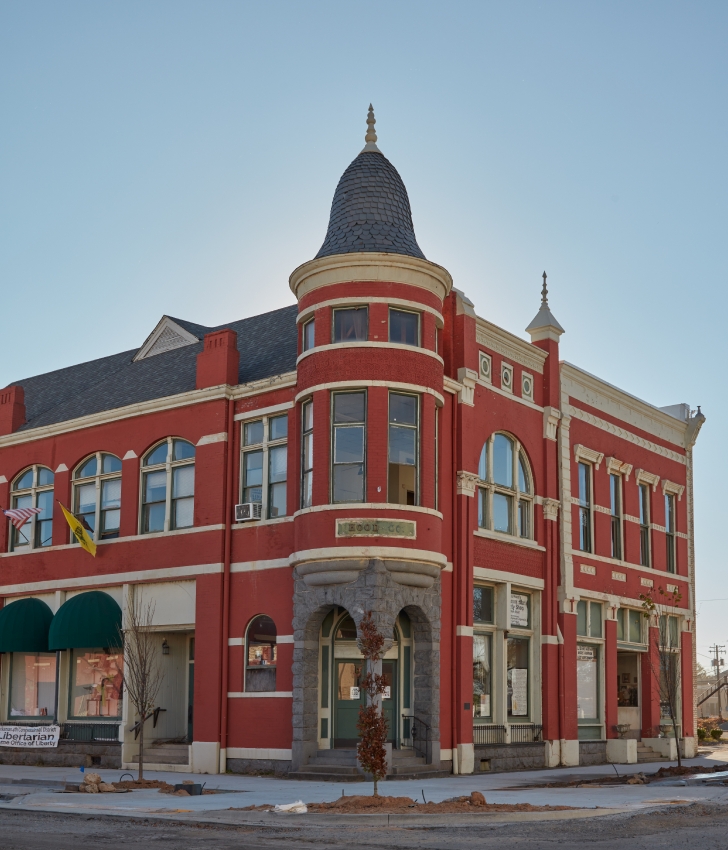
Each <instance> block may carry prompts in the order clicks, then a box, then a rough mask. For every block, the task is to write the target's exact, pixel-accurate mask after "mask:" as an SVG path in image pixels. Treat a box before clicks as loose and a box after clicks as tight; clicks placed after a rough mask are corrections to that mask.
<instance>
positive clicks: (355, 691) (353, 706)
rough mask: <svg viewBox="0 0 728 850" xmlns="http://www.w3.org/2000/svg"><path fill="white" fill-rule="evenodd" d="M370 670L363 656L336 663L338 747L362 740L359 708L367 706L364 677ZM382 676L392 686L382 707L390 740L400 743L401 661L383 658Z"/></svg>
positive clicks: (336, 727) (354, 744) (335, 744)
mask: <svg viewBox="0 0 728 850" xmlns="http://www.w3.org/2000/svg"><path fill="white" fill-rule="evenodd" d="M365 672H366V668H365V664H364V660H363V659H358V660H341V659H337V662H336V694H335V697H336V717H335V726H334V746H335V747H355V746H356V745H357V744H358V743H359V733H358V731H357V728H356V724H357V721H358V720H359V707H360V706H362V705H366V694H365V692H364V690H363V688H362V687H361V680H362V679H363V678H364V674H365ZM382 675H383V676H384V681H385V684H386V686H387V687H388V688H389V690H388V691H386V692H385V693H384V697H383V700H382V706H383V709H384V717H385V718H386V720H387V730H388V734H387V740H388V741H391V742H392V744H394V745H395V746H396V742H397V662H396V661H383V662H382Z"/></svg>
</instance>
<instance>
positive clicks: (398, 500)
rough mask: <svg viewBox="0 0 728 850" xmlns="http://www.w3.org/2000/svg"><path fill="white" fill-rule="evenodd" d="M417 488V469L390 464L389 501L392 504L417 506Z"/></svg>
mask: <svg viewBox="0 0 728 850" xmlns="http://www.w3.org/2000/svg"><path fill="white" fill-rule="evenodd" d="M416 487H417V469H416V467H414V466H408V465H406V464H402V463H390V464H389V479H388V501H389V502H390V503H391V504H393V505H414V504H416Z"/></svg>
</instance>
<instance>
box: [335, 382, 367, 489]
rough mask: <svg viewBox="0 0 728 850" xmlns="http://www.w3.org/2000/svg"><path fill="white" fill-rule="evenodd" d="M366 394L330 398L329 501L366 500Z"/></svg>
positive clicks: (348, 394)
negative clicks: (330, 459) (330, 460)
mask: <svg viewBox="0 0 728 850" xmlns="http://www.w3.org/2000/svg"><path fill="white" fill-rule="evenodd" d="M366 407H367V394H366V392H365V391H364V390H361V391H357V392H343V393H334V394H333V395H332V399H331V446H332V451H331V458H332V462H331V501H332V502H333V503H336V502H363V501H364V500H365V497H366V475H365V468H366V467H365V453H366V452H365V447H366V430H367V429H366V417H367V410H366Z"/></svg>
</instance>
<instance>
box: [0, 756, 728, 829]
mask: <svg viewBox="0 0 728 850" xmlns="http://www.w3.org/2000/svg"><path fill="white" fill-rule="evenodd" d="M721 755H723V753H722V751H721V750H718V751H716V752H713V753H711V754H710V755H708V756H700V757H698V758H696V759H690V760H686V761H685V762H684V763H685V764H688V765H704V766H706V767H713V766H714V765H715V764H716V762H718V763H725V762H728V748H725V751H724V758H721ZM667 764H668V763H667V762H663V763H657V764H646V765H617V766H616V769H617V771H618V772H619V774H620V775H625V774H632V773H639V772H644V773H648V774H649V773H655V772H657V770H658V769H659V768H660V767H663V766H666V765H667ZM673 764H674V763H673ZM89 772H90V771H89ZM94 772H96V773H100V774H101V776H102V778H103V779H104V780H105V781H107V782H114V781H118V780H119V778H120V776H121V774H122V772H123V771H121V770H96V769H94ZM614 773H615V770H614V767H613V766H612V765H598V766H593V767H577V768H560V769H554V770H539V771H523V772H516V773H498V774H486V773H479V774H475V775H472V776H450V777H445V778H440V779H425V780H399V781H387V782H383V783H381V784H380V793H382V794H383V795H388V796H409V797H412V798H414V799H418V800H419V801H421V800H422V795H423V794H424V797H425V799H426V800H427V801H428V802H430V801H432V802H440V801H442V800H445V799H447V798H448V797H454V796H457V795H462V794H469V793H470V792H471V791H482V792H483V794H484V795H485V797H486V800H487V801H488V802H489V803H531V804H532V805H537V806H574V807H577V808H579V809H584V810H589V811H583V812H581V813H575V812H553V813H513V814H500V815H497V814H487V813H485V814H482V815H480V814H478V815H465V816H460V815H442V816H440V815H419V816H418V815H416V814H413V815H397V816H396V815H392V816H391V818H392V819H395V818H397V819H402V818H405V819H407V822H408V823H409V822H410V821H411V819H412V818H413V817H416V819H417V821H418V822H419V821H422V820H427V819H429V818H432V819H436V820H437V822H438V823H440V822H442V825H445V824H446V823H453V822H454V821H453V818H454V819H455V820H456V821H458V822H460V823H461V822H462V820H463V817H466V818H468V819H469V821H470V819H471V818H478V820H479V821H481V820H482V819H487V820H489V821H491V822H505V821H512V820H547V819H548V820H551V819H554V818H556V817H559V818H573V817H575V816H576V817H583V816H585V815H588V814H590V815H595V814H609V813H616V812H619V811H630V810H635V809H639V808H644V807H650V806H655V805H670V804H675V803H684V802H694V801H699V800H702V801H711V802H715V803H724V804H728V786H723V785H712V786H700V785H687V786H683V787H676V786H675V785H674V784H673V785H657V784H653V785H619V786H600V787H593V786H592V787H581V788H579V787H577V788H544V787H533V786H540V785H544V784H546V783H548V782H568V781H575V780H579V779H594V778H598V777H601V776H604V777H607V776H614ZM145 778H147V779H161V780H164V781H166V782H169V783H170V784H174V783H180V782H182V781H183V780H185V779H191V780H193V781H195V782H204V783H206V785H205V787H206V789H213V790H218V789H219V791H220V792H221V793H217V794H209V795H203V796H201V797H175V796H171V795H168V794H162V793H160V792H159V791H157V790H156V789H154V790H152V789H149V790H142V791H133V792H130V793H128V794H95V795H93V796H92V795H81V794H64V793H61V792H62V789H63V788H64V787H65V785H66V783H69V784H75V785H78V784H79V783H80V782H81V781H82V780H83V774H82V773H81V772H80V770H77V769H73V768H48V767H25V766H14V765H0V809H20V810H25V811H29V810H33V811H46V812H58V813H61V812H63V813H76V814H82V813H83V814H93V815H105V814H106V815H116V816H119V815H121V816H131V817H149V816H152V817H155V816H156V817H163V818H168V817H172V818H174V819H179V820H190V819H194V820H196V821H200V820H205V821H212V822H217V823H237V824H240V823H243V822H245V823H265V824H267V825H270V823H271V819H272V818H275V822H276V823H278V822H279V818H283V817H285V818H296V823H297V824H298V825H300V824H301V820H302V819H306V821H307V822H312V820H313V819H314V818H315V819H316V821H317V822H321V823H324V822H328V823H330V824H332V825H333V823H334V822H341V821H342V820H345V821H347V822H352V819H356V820H360V819H362V818H363V819H364V820H365V821H366V822H369V823H372V825H373V824H374V822H378V821H379V820H382V819H385V820H384V821H383V822H384V823H387V822H388V820H387V816H386V815H329V814H325V815H304V816H296V815H271V814H268V813H260V812H248V813H246V812H236V811H230V810H231V809H241V808H244V807H247V806H252V805H266V804H271V805H272V804H281V803H291V802H293V801H295V800H303V801H304V802H307V803H313V802H327V801H332V800H336V799H338V797H339V796H341V794H342V792H344V793H346V794H347V796H350V795H354V794H371V793H372V784H371V783H366V782H362V783H354V784H347V785H345V786H343V787H342V786H340V785H338V784H335V783H330V782H308V781H292V780H286V779H274V778H267V777H256V776H241V775H235V774H224V775H210V776H205V775H200V774H189V775H188V774H180V773H163V772H156V771H154V772H150V773H147V774H145ZM470 822H472V821H470ZM431 825H433V826H434V825H436V824H435V823H432V824H431Z"/></svg>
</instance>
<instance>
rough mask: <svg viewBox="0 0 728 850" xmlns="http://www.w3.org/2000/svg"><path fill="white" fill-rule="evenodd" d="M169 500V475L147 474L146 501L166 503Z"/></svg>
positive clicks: (145, 485) (164, 473)
mask: <svg viewBox="0 0 728 850" xmlns="http://www.w3.org/2000/svg"><path fill="white" fill-rule="evenodd" d="M166 498H167V473H166V471H165V470H160V471H159V472H147V473H145V475H144V501H145V502H164V501H165V499H166Z"/></svg>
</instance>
